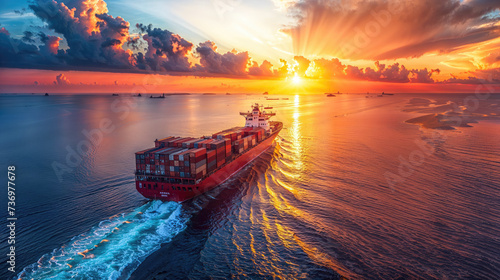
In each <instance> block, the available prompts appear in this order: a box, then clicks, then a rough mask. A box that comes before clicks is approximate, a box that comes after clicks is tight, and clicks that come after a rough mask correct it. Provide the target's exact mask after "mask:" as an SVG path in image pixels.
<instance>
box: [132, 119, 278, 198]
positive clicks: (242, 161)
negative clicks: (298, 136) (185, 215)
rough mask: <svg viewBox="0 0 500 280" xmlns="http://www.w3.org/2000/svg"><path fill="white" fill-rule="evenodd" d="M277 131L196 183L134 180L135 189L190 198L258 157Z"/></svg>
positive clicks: (149, 195) (151, 194)
mask: <svg viewBox="0 0 500 280" xmlns="http://www.w3.org/2000/svg"><path fill="white" fill-rule="evenodd" d="M280 130H281V128H280ZM278 133H279V130H278V131H275V132H274V133H273V134H272V135H270V136H269V137H267V138H266V139H265V140H263V141H262V142H260V143H259V144H258V145H256V146H255V147H253V148H251V149H249V150H248V151H247V152H245V153H243V154H241V155H240V156H238V157H237V158H235V159H234V160H232V161H231V162H229V163H227V164H226V165H224V166H222V167H221V168H220V169H218V170H217V171H215V172H214V173H213V174H211V175H209V176H208V177H206V178H205V179H203V180H202V181H201V182H200V183H198V184H192V185H186V184H172V183H166V182H154V181H136V189H137V191H138V192H139V193H140V194H142V195H143V196H144V197H146V198H150V199H159V200H163V201H177V202H184V201H187V200H190V199H192V198H194V197H196V196H198V195H200V194H202V193H205V192H207V191H209V190H211V189H213V188H215V187H217V186H218V185H220V184H222V183H224V182H225V181H226V180H228V179H229V178H231V176H233V175H234V174H235V173H237V172H238V171H240V170H241V169H243V167H245V166H246V165H248V164H249V163H251V162H252V161H253V160H254V159H256V158H257V157H259V156H260V155H261V154H262V153H263V152H265V151H266V150H267V149H268V148H269V147H271V145H272V143H273V141H274V139H275V138H276V136H278Z"/></svg>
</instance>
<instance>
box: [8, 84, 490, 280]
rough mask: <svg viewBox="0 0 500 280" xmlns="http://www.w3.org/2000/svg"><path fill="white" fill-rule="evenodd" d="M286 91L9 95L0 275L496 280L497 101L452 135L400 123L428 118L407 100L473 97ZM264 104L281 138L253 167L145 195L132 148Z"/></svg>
mask: <svg viewBox="0 0 500 280" xmlns="http://www.w3.org/2000/svg"><path fill="white" fill-rule="evenodd" d="M281 97H282V98H283V97H285V96H281ZM286 97H287V98H289V99H288V100H283V99H282V100H275V101H266V100H265V99H264V97H263V96H247V95H231V96H225V95H224V96H222V95H217V96H201V95H188V96H168V97H166V98H165V99H149V98H145V97H142V98H138V97H126V96H120V97H111V96H108V95H106V96H95V95H94V96H92V95H76V96H57V95H54V96H50V97H43V96H1V97H0V127H1V129H2V131H1V132H0V158H1V166H0V167H1V168H2V170H1V171H0V173H1V174H2V175H1V176H0V178H1V179H2V181H3V183H2V184H4V185H5V186H6V182H7V177H6V175H7V166H8V165H14V166H16V188H17V189H16V217H17V218H18V221H17V224H16V273H11V272H8V271H7V265H6V261H7V257H6V254H7V253H8V250H7V248H8V246H9V245H8V244H7V242H6V239H5V238H2V242H1V243H0V252H1V254H0V255H1V257H0V260H1V262H2V265H1V268H2V269H1V271H0V278H1V279H10V278H19V277H20V278H22V279H68V278H72V279H129V278H130V279H152V278H154V277H155V279H175V278H189V279H207V278H211V279H223V278H237V279H249V278H252V279H275V278H278V279H296V278H300V279H332V278H334V279H335V278H339V277H341V276H343V277H346V278H350V279H414V278H422V279H465V278H467V279H499V278H500V253H499V252H500V141H499V140H500V121H499V120H498V119H496V118H495V116H498V115H500V111H499V110H498V108H499V107H498V104H499V103H500V96H499V95H491V96H489V97H488V98H487V99H485V100H480V104H481V106H479V109H477V112H474V113H476V114H483V115H484V117H486V118H485V119H483V120H480V121H479V122H477V123H471V126H472V127H458V128H457V129H454V130H433V129H424V128H421V127H420V126H418V125H414V124H408V123H405V121H406V120H408V119H411V118H415V117H418V116H421V115H424V114H423V113H419V112H416V111H415V110H408V106H407V105H408V102H409V101H410V100H411V99H412V98H415V97H418V98H421V99H419V100H423V99H427V100H430V101H431V103H432V104H431V105H430V107H429V110H432V109H433V108H436V106H437V107H439V106H438V105H439V104H450V103H451V102H454V103H456V104H458V105H462V104H463V101H464V99H465V98H467V95H450V94H446V95H432V94H427V95H424V94H422V95H410V94H406V95H405V94H400V95H395V96H386V97H383V98H376V97H375V98H365V97H364V96H363V95H339V96H337V97H334V98H326V97H324V96H304V95H290V96H286ZM255 102H259V103H264V104H265V105H270V106H273V107H274V109H275V111H276V112H277V116H276V117H275V120H278V121H282V122H283V123H284V129H283V130H282V131H281V133H280V137H278V139H277V140H276V142H275V144H274V146H273V147H271V148H270V149H269V150H268V152H267V153H265V154H263V155H262V156H261V157H260V158H258V159H257V160H256V161H255V162H254V163H253V164H252V165H250V166H248V167H247V168H245V169H244V170H243V171H241V172H240V173H238V174H237V175H236V176H235V177H233V178H232V179H231V180H229V181H228V182H226V183H225V184H224V185H222V186H221V187H219V188H218V189H216V190H214V191H213V192H211V193H209V194H206V195H203V196H202V197H199V198H197V199H195V200H194V201H191V202H188V203H185V204H182V205H181V204H177V203H174V202H164V203H162V202H159V201H148V200H146V199H144V198H143V197H142V196H141V195H140V194H138V193H137V192H136V190H135V188H134V176H133V171H134V167H135V163H134V152H136V151H138V150H142V149H145V148H148V147H151V146H153V141H154V140H155V139H156V138H163V137H166V136H169V135H177V136H192V137H199V136H202V135H211V134H212V133H214V132H217V131H219V130H223V129H226V128H229V127H234V126H242V125H243V124H244V119H243V117H241V116H239V114H238V112H239V111H246V110H248V109H249V108H250V107H249V106H250V105H251V104H252V103H255ZM478 102H479V101H478ZM436 104H437V105H436ZM484 108H487V109H488V110H487V112H488V113H486V115H485V114H484V110H483V109H484ZM492 112H497V113H496V114H497V115H495V113H492ZM488 114H489V115H488ZM488 116H489V117H488ZM0 202H1V205H2V206H1V207H2V208H0V209H4V210H2V211H0V215H1V216H0V218H1V219H2V221H3V222H2V224H5V223H6V222H5V221H6V218H7V211H6V210H7V209H6V208H7V207H6V206H7V190H6V187H3V188H1V191H0ZM0 233H1V235H2V236H4V237H5V236H7V235H8V230H7V228H6V227H5V226H2V227H1V228H0Z"/></svg>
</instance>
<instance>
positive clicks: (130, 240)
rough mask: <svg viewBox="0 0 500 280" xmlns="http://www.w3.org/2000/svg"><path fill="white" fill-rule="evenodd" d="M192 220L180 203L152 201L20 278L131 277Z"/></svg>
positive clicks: (102, 224) (106, 222) (47, 258)
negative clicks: (149, 257) (162, 244)
mask: <svg viewBox="0 0 500 280" xmlns="http://www.w3.org/2000/svg"><path fill="white" fill-rule="evenodd" d="M188 220H189V216H188V215H187V214H185V213H182V211H181V205H180V204H178V203H175V202H161V201H152V202H149V203H147V204H145V205H143V206H141V207H139V208H137V209H135V210H134V211H133V212H131V213H128V214H120V215H115V216H113V217H110V218H109V219H107V220H104V221H101V222H100V223H99V225H97V226H95V227H94V228H92V229H91V230H90V231H89V232H87V233H84V234H81V235H78V236H75V237H74V238H73V239H72V240H71V241H70V242H69V243H68V244H66V245H64V246H62V247H61V248H58V249H54V251H52V252H51V253H48V254H45V255H43V256H42V257H41V258H40V259H39V260H38V262H36V263H34V264H32V265H30V266H27V267H26V268H24V269H23V271H22V272H21V273H20V274H19V275H18V278H21V279H127V278H128V277H129V276H130V274H131V273H132V272H133V271H134V270H135V269H136V268H137V266H139V264H140V263H141V262H142V261H143V260H144V258H146V257H147V256H148V255H150V254H151V253H152V252H154V251H156V250H157V249H158V248H160V244H161V243H165V242H169V241H170V240H171V239H172V238H173V237H174V236H176V235H177V234H178V233H180V232H181V231H183V230H184V229H185V228H186V224H187V222H188Z"/></svg>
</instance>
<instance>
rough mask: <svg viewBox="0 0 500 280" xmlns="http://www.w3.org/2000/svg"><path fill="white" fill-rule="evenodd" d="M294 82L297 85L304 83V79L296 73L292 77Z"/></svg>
mask: <svg viewBox="0 0 500 280" xmlns="http://www.w3.org/2000/svg"><path fill="white" fill-rule="evenodd" d="M292 83H294V84H296V85H298V84H300V83H302V79H301V78H300V77H299V75H297V73H295V75H294V76H293V77H292Z"/></svg>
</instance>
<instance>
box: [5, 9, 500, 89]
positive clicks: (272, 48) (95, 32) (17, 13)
mask: <svg viewBox="0 0 500 280" xmlns="http://www.w3.org/2000/svg"><path fill="white" fill-rule="evenodd" d="M499 89H500V1H498V0H463V1H459V0H442V1H433V0H421V1H416V0H401V1H396V0H330V1H325V0H300V1H297V0H253V1H248V0H210V1H194V0H185V1H170V0H168V1H165V0H162V1H160V0H152V1H148V0H146V1H136V0H125V1H117V0H109V1H103V0H85V1H82V0H71V1H64V0H33V1H13V0H7V1H6V0H3V1H2V6H1V7H0V93H32V92H33V93H43V92H52V93H110V92H112V93H122V92H124V93H139V92H141V93H146V94H147V93H162V92H169V93H170V92H172V93H175V92H195V93H196V92H199V93H202V92H216V93H218V92H220V93H225V92H231V93H261V92H264V91H268V92H270V93H277V94H287V93H289V94H296V93H304V94H311V93H324V92H337V91H340V92H349V93H365V92H374V93H375V92H382V91H385V92H436V93H443V92H476V91H481V92H484V91H490V92H491V91H496V92H498V91H499Z"/></svg>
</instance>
